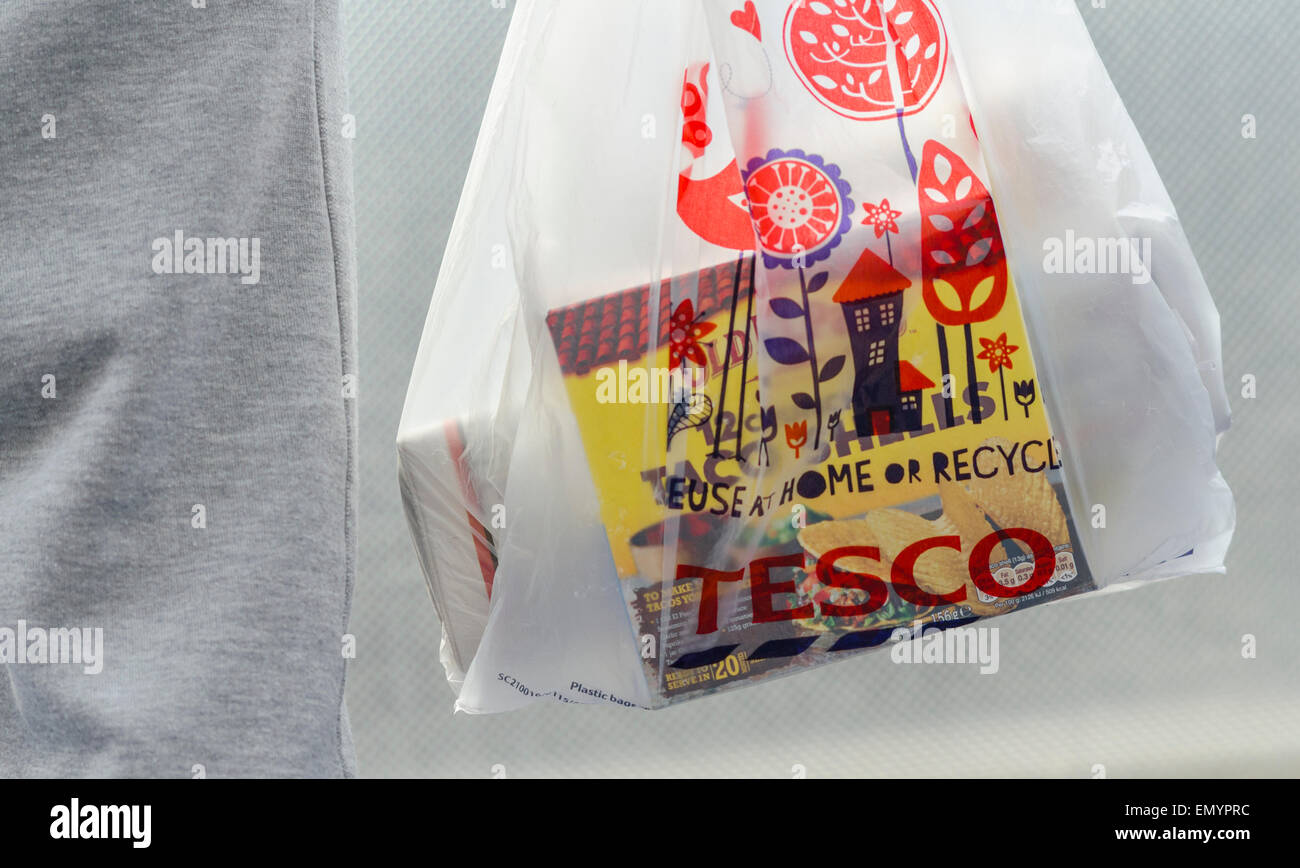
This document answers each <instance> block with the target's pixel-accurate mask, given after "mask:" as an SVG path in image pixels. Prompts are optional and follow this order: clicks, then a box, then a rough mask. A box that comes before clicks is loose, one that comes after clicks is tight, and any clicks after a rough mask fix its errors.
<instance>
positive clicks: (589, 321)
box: [546, 263, 736, 376]
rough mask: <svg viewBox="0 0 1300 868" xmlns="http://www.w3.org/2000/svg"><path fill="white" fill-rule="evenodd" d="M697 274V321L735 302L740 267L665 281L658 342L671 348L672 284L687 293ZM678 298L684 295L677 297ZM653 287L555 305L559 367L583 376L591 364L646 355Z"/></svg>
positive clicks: (552, 316) (552, 317)
mask: <svg viewBox="0 0 1300 868" xmlns="http://www.w3.org/2000/svg"><path fill="white" fill-rule="evenodd" d="M696 278H698V281H699V292H698V294H697V296H696V298H695V311H696V319H697V320H704V319H707V318H708V317H711V316H714V315H715V314H717V313H718V312H719V311H721V310H723V309H724V308H726V307H727V306H728V305H730V304H731V293H732V290H733V289H735V287H734V286H733V283H734V281H735V279H736V266H735V264H734V263H723V264H721V265H718V266H715V267H713V268H706V269H704V270H702V271H699V272H696V274H695V275H687V276H684V277H675V278H673V279H672V280H671V281H668V280H665V281H663V283H662V284H660V289H659V335H658V339H657V340H656V341H655V344H656V346H659V347H667V346H668V343H669V338H670V335H671V332H672V329H671V323H672V311H673V303H672V302H673V298H672V295H673V293H672V287H673V286H674V285H676V286H678V287H679V289H681V290H682V292H683V294H685V289H686V288H688V287H689V286H690V284H691V282H692V281H693V280H694V279H696ZM679 300H680V299H679ZM649 305H650V285H649V284H645V285H643V286H636V287H632V288H631V289H625V290H623V291H621V292H616V293H613V294H611V295H606V296H601V297H600V298H594V299H591V300H590V301H584V302H580V303H578V304H574V305H570V306H568V307H562V308H557V309H556V310H553V311H551V312H550V313H549V314H548V315H547V317H546V324H547V326H548V327H549V328H550V330H551V340H552V341H554V343H555V350H556V353H557V354H558V355H559V357H560V370H562V371H563V372H564V373H565V374H577V375H579V376H582V375H583V374H586V373H587V372H588V371H590V370H591V369H592V368H598V367H603V366H604V365H609V364H616V363H618V361H619V360H621V359H626V360H627V361H629V362H630V361H633V360H635V359H639V358H641V357H642V356H644V355H645V353H646V349H647V346H648V344H649V342H650V334H649V328H648V323H649V318H650V317H649V313H650V311H649V310H648V308H649Z"/></svg>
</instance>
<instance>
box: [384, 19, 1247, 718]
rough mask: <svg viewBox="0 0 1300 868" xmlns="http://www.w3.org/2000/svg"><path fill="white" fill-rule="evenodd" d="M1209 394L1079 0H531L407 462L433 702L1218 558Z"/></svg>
mask: <svg viewBox="0 0 1300 868" xmlns="http://www.w3.org/2000/svg"><path fill="white" fill-rule="evenodd" d="M1228 421H1229V420H1228V407H1227V399H1226V394H1225V391H1224V386H1223V378H1222V370H1221V361H1220V348H1219V326H1218V315H1217V313H1216V311H1215V308H1214V305H1213V302H1212V300H1211V298H1210V295H1209V292H1208V289H1207V288H1206V286H1205V283H1204V280H1203V279H1202V277H1201V275H1200V271H1199V269H1198V267H1197V265H1196V261H1195V259H1194V258H1193V256H1192V253H1191V251H1190V249H1189V247H1188V244H1187V241H1186V238H1185V237H1184V235H1183V233H1182V231H1181V229H1180V227H1179V223H1178V218H1177V216H1176V214H1175V212H1174V208H1173V205H1172V204H1171V203H1170V201H1169V198H1168V196H1167V194H1166V192H1165V189H1164V187H1163V185H1162V183H1161V181H1160V179H1159V176H1158V174H1157V173H1156V170H1155V167H1154V166H1153V165H1152V163H1151V160H1150V157H1149V156H1148V154H1147V151H1146V149H1145V147H1144V146H1143V144H1142V141H1141V139H1140V137H1139V136H1138V134H1137V132H1136V130H1135V129H1134V127H1133V124H1132V122H1131V120H1130V119H1129V117H1128V115H1127V113H1126V112H1125V110H1124V107H1123V104H1122V103H1121V101H1120V99H1119V97H1118V95H1117V94H1116V93H1115V90H1114V88H1113V86H1112V85H1111V83H1110V80H1109V78H1108V77H1107V75H1106V72H1105V69H1104V68H1103V66H1102V64H1101V62H1100V60H1099V59H1098V57H1097V54H1096V52H1095V50H1094V48H1093V46H1092V43H1091V41H1090V39H1089V37H1088V34H1087V31H1086V29H1085V27H1084V25H1083V22H1082V20H1081V19H1080V16H1079V14H1078V12H1077V10H1076V9H1075V7H1074V4H1073V3H1071V2H1060V3H1057V2H1041V3H1024V2H1021V0H979V2H975V0H947V2H940V0H793V2H792V0H675V2H674V0H667V2H665V0H619V2H608V0H604V2H601V0H531V2H530V0H521V2H520V3H519V4H518V6H517V7H516V10H515V13H514V19H513V21H512V24H511V29H510V33H509V36H508V38H507V41H506V45H505V49H504V52H503V56H502V60H501V65H500V68H499V69H498V72H497V77H496V81H495V84H494V86H493V90H492V95H491V97H490V100H489V104H488V109H487V113H486V115H485V118H484V122H483V127H482V130H481V132H480V136H479V141H478V144H477V147H476V151H475V155H474V160H473V162H472V165H471V168H470V173H469V177H468V179H467V181H466V184H465V189H464V192H463V194H462V197H461V203H460V207H459V210H458V212H457V214H456V219H455V223H454V227H453V230H452V234H451V238H450V240H449V243H448V247H447V251H446V254H445V257H444V260H443V264H442V269H441V272H440V274H439V276H438V281H437V285H436V287H435V288H434V292H433V300H432V304H431V306H430V310H429V317H428V321H427V323H426V326H425V332H424V337H423V340H422V342H421V346H420V351H419V355H418V357H417V361H416V365H415V369H414V372H413V374H412V378H411V384H410V388H409V390H408V394H407V399H406V406H405V409H404V412H403V416H402V423H401V427H400V430H399V434H398V454H399V468H400V470H399V475H400V483H401V490H402V496H403V499H404V502H405V504H406V510H407V516H408V519H409V523H410V526H411V531H412V534H413V537H414V540H415V543H416V550H417V553H418V555H419V558H420V562H421V565H422V568H423V570H424V573H425V576H426V578H427V580H428V584H429V590H430V594H431V597H432V598H433V601H434V604H435V606H436V607H437V610H438V615H439V617H440V619H441V621H442V624H443V630H444V643H443V648H444V653H443V662H444V665H445V667H446V670H447V675H448V678H449V679H450V680H451V682H452V683H453V684H454V685H455V686H456V687H457V689H458V691H459V694H458V696H459V698H458V701H457V707H458V708H460V709H464V710H467V711H472V712H493V711H504V710H508V709H512V708H516V707H520V706H522V705H525V704H528V703H531V702H535V701H538V700H542V699H547V700H555V701H561V702H582V703H608V704H616V705H623V706H628V707H639V708H655V707H659V706H662V705H664V704H667V703H670V702H674V701H678V700H681V699H685V698H691V697H696V696H701V695H704V694H707V693H710V692H713V691H716V690H719V689H724V688H727V687H730V686H732V685H740V684H748V683H752V682H755V681H760V680H763V679H765V678H770V677H776V676H779V675H784V674H788V673H792V672H797V671H800V670H802V669H805V668H808V667H811V666H816V665H820V664H823V663H829V662H833V661H836V660H841V659H847V658H849V657H852V656H855V655H856V654H858V653H861V652H865V651H867V650H870V649H873V648H880V647H885V646H887V645H889V644H890V643H891V642H895V641H899V640H901V639H904V638H909V637H916V636H918V635H925V634H927V633H930V632H933V631H944V630H954V631H961V630H964V629H965V628H966V627H967V626H968V625H970V624H973V623H975V622H977V621H980V620H982V619H987V618H993V617H997V616H1000V615H1003V614H1006V613H1009V612H1012V611H1015V610H1017V609H1022V608H1026V607H1029V606H1033V605H1038V604H1041V603H1047V602H1055V601H1060V600H1065V599H1071V598H1075V597H1078V596H1079V595H1082V594H1087V593H1096V592H1099V591H1103V590H1105V591H1110V590H1117V589H1121V588H1127V587H1131V586H1133V585H1135V584H1139V583H1143V582H1148V581H1152V580H1156V579H1161V578H1168V577H1172V576H1177V575H1185V574H1189V573H1199V572H1222V571H1223V559H1224V556H1225V553H1226V550H1227V547H1228V542H1229V540H1230V538H1231V535H1232V530H1233V525H1234V511H1233V502H1232V497H1231V494H1230V492H1229V490H1228V488H1227V486H1226V484H1225V483H1224V481H1223V479H1222V478H1221V476H1220V475H1219V472H1218V469H1217V467H1216V465H1215V449H1216V445H1217V440H1218V437H1219V436H1220V435H1221V434H1222V433H1223V432H1224V431H1226V430H1227V427H1228ZM1121 604H1122V603H1120V602H1118V601H1116V603H1115V605H1121ZM845 675H846V677H852V673H851V671H846V673H845Z"/></svg>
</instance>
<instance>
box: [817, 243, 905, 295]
mask: <svg viewBox="0 0 1300 868" xmlns="http://www.w3.org/2000/svg"><path fill="white" fill-rule="evenodd" d="M911 285H912V281H911V280H910V279H909V278H908V277H906V276H905V275H903V274H902V273H900V272H899V271H898V270H897V269H895V268H894V267H893V266H892V265H890V264H889V263H888V262H886V261H885V260H883V259H881V258H880V257H879V256H877V255H876V254H875V253H874V252H872V251H871V250H870V249H867V250H864V251H862V256H860V257H859V258H858V263H857V265H854V266H853V270H852V271H850V272H849V275H848V277H846V278H844V282H843V283H841V284H840V288H839V289H838V290H836V292H835V295H834V297H833V298H832V299H831V301H834V302H836V303H837V304H854V303H856V302H860V301H866V300H867V299H869V298H876V297H878V296H882V295H892V294H893V293H895V292H902V291H903V290H905V289H907V288H908V287H910V286H911Z"/></svg>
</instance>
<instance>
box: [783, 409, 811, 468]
mask: <svg viewBox="0 0 1300 868" xmlns="http://www.w3.org/2000/svg"><path fill="white" fill-rule="evenodd" d="M807 443H808V420H807V419H805V420H803V421H802V422H795V423H793V424H789V425H786V426H785V445H786V446H789V447H790V448H791V449H793V450H794V457H795V460H796V461H797V460H798V459H799V450H800V449H802V448H803V447H804V446H805V445H806V444H807Z"/></svg>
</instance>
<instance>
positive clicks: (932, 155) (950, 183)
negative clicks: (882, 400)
mask: <svg viewBox="0 0 1300 868" xmlns="http://www.w3.org/2000/svg"><path fill="white" fill-rule="evenodd" d="M918 189H919V192H918V196H919V199H920V204H921V264H922V274H923V278H924V280H923V283H922V290H921V297H922V299H923V300H924V301H925V306H926V308H927V309H928V310H929V311H930V315H931V316H933V317H934V319H935V321H936V322H937V323H938V324H939V325H938V334H939V357H940V363H941V364H942V366H943V375H944V379H945V380H946V379H947V377H948V376H949V370H948V343H947V340H946V337H945V333H944V326H961V327H962V328H963V329H965V332H966V379H967V383H968V386H969V389H970V406H971V421H972V422H974V423H975V424H977V425H978V424H979V423H980V422H981V421H982V419H981V417H980V401H979V385H978V384H979V380H978V378H977V375H976V372H975V346H974V338H973V336H972V335H971V326H972V325H973V324H974V323H979V322H987V321H989V320H991V319H993V318H994V317H995V316H997V315H998V313H999V312H1000V311H1001V310H1002V306H1003V305H1004V304H1006V300H1007V284H1008V277H1007V258H1006V251H1005V250H1004V248H1003V246H1002V233H1001V232H1000V231H999V229H998V218H997V212H996V211H995V210H994V207H993V200H992V198H990V196H989V194H988V190H987V189H985V187H984V184H983V183H982V182H981V181H980V179H979V178H978V177H976V175H975V173H974V172H972V171H971V169H970V167H969V166H968V165H966V162H965V161H964V160H962V158H961V157H959V156H957V154H955V153H953V151H951V150H950V149H949V148H947V147H945V146H943V145H941V144H940V143H939V142H936V141H929V142H926V144H925V151H924V153H923V154H922V169H921V174H920V179H919V182H918ZM948 416H949V418H948V424H949V425H951V424H952V421H953V420H952V403H951V398H949V399H948Z"/></svg>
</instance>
